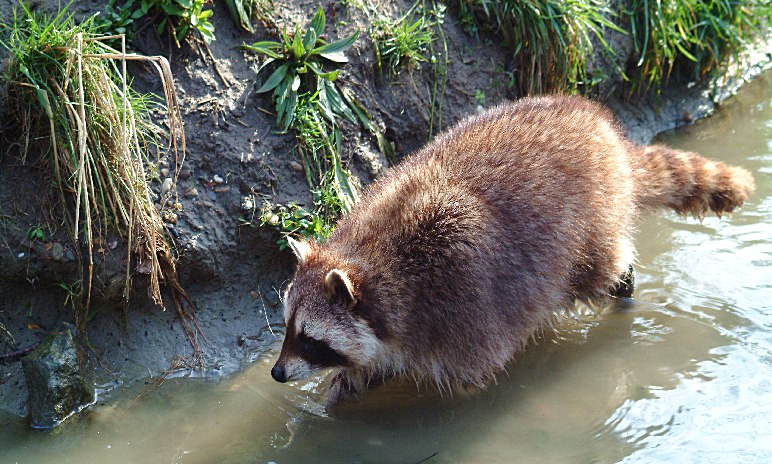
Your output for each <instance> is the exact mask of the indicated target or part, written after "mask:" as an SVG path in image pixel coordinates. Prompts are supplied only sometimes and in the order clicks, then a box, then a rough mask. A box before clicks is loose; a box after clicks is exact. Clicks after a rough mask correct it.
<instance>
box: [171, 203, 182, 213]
mask: <svg viewBox="0 0 772 464" xmlns="http://www.w3.org/2000/svg"><path fill="white" fill-rule="evenodd" d="M172 208H174V209H176V210H177V211H182V203H180V202H179V201H177V202H175V203H174V204H173V205H172Z"/></svg>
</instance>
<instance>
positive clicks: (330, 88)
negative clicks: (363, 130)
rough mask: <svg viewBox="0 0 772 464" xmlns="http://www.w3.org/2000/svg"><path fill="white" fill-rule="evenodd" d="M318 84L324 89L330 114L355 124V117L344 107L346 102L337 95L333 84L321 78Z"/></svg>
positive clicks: (346, 106)
mask: <svg viewBox="0 0 772 464" xmlns="http://www.w3.org/2000/svg"><path fill="white" fill-rule="evenodd" d="M318 82H319V83H321V85H320V87H321V88H322V89H324V92H325V94H326V97H327V101H328V102H329V104H330V109H331V110H332V112H333V113H335V114H338V115H340V116H343V117H344V118H346V119H348V120H349V121H351V122H356V116H354V113H352V112H351V109H350V108H349V107H348V105H346V102H344V101H343V98H342V97H341V96H340V93H338V89H336V88H335V84H333V83H332V82H329V81H327V80H325V79H321V78H320V79H319V81H318Z"/></svg>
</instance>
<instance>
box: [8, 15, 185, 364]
mask: <svg viewBox="0 0 772 464" xmlns="http://www.w3.org/2000/svg"><path fill="white" fill-rule="evenodd" d="M21 7H22V11H21V14H20V15H19V14H18V11H14V14H13V21H12V23H11V24H8V25H5V26H4V29H6V31H7V33H8V39H7V40H6V41H4V42H3V43H2V45H3V46H4V47H5V48H7V49H8V51H9V52H10V56H11V59H10V62H9V64H8V66H7V70H6V73H5V75H4V79H5V81H6V82H7V84H8V92H7V100H8V101H7V105H8V107H9V108H10V111H11V114H12V115H13V116H14V117H15V119H16V120H17V121H19V123H20V124H21V126H22V127H21V129H22V133H23V135H22V139H23V140H25V141H41V142H42V143H43V144H44V145H45V146H47V147H48V150H47V153H46V156H45V159H46V161H47V164H48V169H49V172H50V174H51V177H52V183H53V185H54V186H55V189H56V190H57V191H58V192H59V195H60V196H61V206H62V208H63V211H62V216H63V220H64V222H65V223H66V224H67V225H68V226H69V230H70V231H71V233H72V236H73V240H74V241H75V243H76V247H75V249H76V251H77V252H78V257H79V260H82V258H81V254H80V250H81V245H83V246H85V248H86V250H87V254H86V259H87V263H86V264H85V265H84V266H82V267H81V269H83V267H85V268H86V269H87V271H82V272H87V275H83V276H81V277H82V278H81V279H79V280H80V282H82V284H79V285H78V287H79V289H78V291H77V292H76V291H75V290H74V289H73V290H72V293H73V294H75V293H77V297H72V300H73V302H74V303H75V305H74V318H75V322H76V324H77V325H78V327H79V329H81V330H84V331H85V329H86V320H87V317H88V314H89V307H90V303H91V293H92V282H93V277H94V275H93V273H94V244H95V243H97V242H98V241H103V240H104V237H105V236H106V234H107V233H108V232H110V231H111V232H115V233H117V234H119V235H120V236H121V237H123V238H124V239H125V240H126V242H127V244H128V253H129V254H128V256H127V262H126V277H125V278H126V281H125V289H124V298H125V299H126V300H128V298H129V291H130V289H131V276H132V274H133V273H134V272H133V269H134V268H136V269H137V270H138V271H139V272H143V273H146V274H148V275H149V280H150V288H149V293H150V295H151V296H152V297H153V299H154V300H155V301H156V302H157V303H158V304H162V298H161V291H160V284H161V283H162V282H164V283H166V284H167V285H169V286H171V288H172V295H173V296H174V299H175V303H177V309H178V313H179V315H180V318H181V321H182V323H183V325H184V327H185V329H186V332H187V333H188V335H189V336H190V337H191V342H192V343H193V344H194V348H195V349H196V350H197V355H199V354H200V352H199V351H198V348H197V345H196V343H195V333H196V331H195V330H194V329H193V325H192V324H195V320H194V318H193V316H192V311H193V305H192V302H191V301H190V299H189V298H188V296H187V294H186V293H185V291H184V290H183V289H182V287H180V285H179V282H178V281H177V274H176V268H175V258H174V256H173V253H172V249H171V247H170V245H169V242H168V241H167V240H166V236H165V228H164V224H163V221H162V219H161V215H160V212H159V211H158V210H157V209H156V207H155V200H156V198H155V195H154V194H153V192H152V191H151V189H150V186H149V172H148V170H147V168H146V166H149V165H155V164H157V162H158V158H156V159H155V160H153V159H151V158H150V154H149V153H150V152H152V151H155V152H156V155H157V157H160V156H162V153H163V152H166V151H167V150H166V148H164V147H163V146H161V139H160V137H161V136H162V134H163V133H164V132H165V131H164V130H163V129H162V128H161V127H160V126H158V125H157V124H156V123H154V122H153V120H152V119H151V117H150V113H151V111H154V110H156V109H160V108H161V104H160V102H158V100H157V99H156V98H153V97H151V96H149V95H140V94H138V93H136V92H135V91H134V90H132V89H131V87H130V82H129V80H128V77H127V73H126V62H127V61H128V60H138V61H144V62H146V63H149V64H151V65H152V66H154V67H155V68H156V69H157V70H158V73H159V77H160V80H161V82H162V85H163V89H164V96H165V101H166V109H167V110H168V119H167V121H166V124H167V125H168V127H169V145H168V150H169V151H170V152H171V154H172V155H173V156H174V158H175V161H176V163H177V167H178V168H179V166H180V165H181V163H182V162H183V158H184V149H185V145H184V144H185V142H184V140H185V139H184V132H183V128H182V122H181V120H180V113H179V110H178V108H177V100H176V96H175V92H174V87H173V81H172V76H171V70H170V68H169V64H168V62H167V61H166V59H165V58H163V57H145V56H139V55H134V54H127V53H126V52H125V39H124V38H123V37H120V39H121V42H122V43H123V47H122V49H121V50H120V51H118V50H116V49H113V48H112V47H110V46H108V45H107V44H106V43H105V40H108V39H111V38H110V37H100V36H98V35H97V34H96V31H97V28H96V26H95V25H94V24H93V22H92V21H90V20H87V21H85V22H84V23H82V24H80V25H78V24H76V23H75V21H74V19H73V17H72V15H69V14H67V12H66V10H62V11H61V12H59V13H58V14H57V15H55V16H46V15H42V14H37V13H33V12H32V11H30V9H29V8H27V6H26V5H25V4H22V5H21ZM112 38H113V39H114V38H115V37H112ZM24 148H25V151H24V153H26V150H27V149H28V148H29V144H25V147H24ZM180 155H182V156H180ZM24 158H26V155H23V159H24ZM164 202H165V199H161V201H160V203H161V204H164ZM71 296H72V295H71ZM185 304H187V305H188V310H186V309H185V307H184V306H183V305H185Z"/></svg>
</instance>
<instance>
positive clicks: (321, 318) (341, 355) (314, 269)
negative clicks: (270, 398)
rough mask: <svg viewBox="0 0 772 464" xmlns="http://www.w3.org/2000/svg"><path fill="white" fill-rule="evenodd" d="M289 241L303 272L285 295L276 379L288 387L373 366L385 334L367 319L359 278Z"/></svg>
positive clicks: (317, 252) (273, 373)
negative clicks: (324, 372) (326, 371)
mask: <svg viewBox="0 0 772 464" xmlns="http://www.w3.org/2000/svg"><path fill="white" fill-rule="evenodd" d="M288 241H289V245H290V248H291V249H292V251H293V252H294V253H295V255H296V256H297V258H298V270H297V272H296V274H295V278H294V279H293V281H292V283H290V285H289V286H288V287H287V290H286V292H285V297H284V322H285V324H286V328H287V333H286V336H285V338H284V343H283V344H282V347H281V354H279V359H278V360H277V361H276V364H275V365H274V366H273V369H271V376H272V377H273V378H274V379H275V380H276V381H278V382H287V381H291V380H299V379H303V378H305V377H308V376H309V375H311V374H312V373H313V372H315V371H317V370H319V369H322V368H332V367H360V368H361V367H366V366H369V365H371V364H372V363H373V360H374V358H375V357H376V355H377V353H378V351H379V349H380V348H381V340H380V339H381V338H382V335H383V334H382V333H379V331H378V330H377V329H374V328H373V327H372V326H373V323H372V321H368V320H367V318H366V317H365V316H364V315H363V312H362V310H363V308H364V306H366V305H365V304H364V302H365V300H363V299H361V297H363V295H362V288H361V286H360V285H358V283H357V281H356V279H355V276H353V275H351V274H352V273H351V271H350V269H349V270H346V266H345V265H339V266H337V267H336V266H335V264H334V260H333V259H331V258H329V256H327V257H325V256H321V255H322V253H321V252H320V250H319V249H318V248H316V247H315V246H314V247H313V248H312V246H311V245H310V244H308V243H305V242H298V241H296V240H293V239H292V238H289V239H288ZM338 264H343V263H338ZM365 299H366V298H365Z"/></svg>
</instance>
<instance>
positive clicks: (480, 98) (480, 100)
mask: <svg viewBox="0 0 772 464" xmlns="http://www.w3.org/2000/svg"><path fill="white" fill-rule="evenodd" d="M474 100H475V101H476V102H477V104H478V105H480V106H485V92H483V91H482V90H480V89H477V90H475V91H474Z"/></svg>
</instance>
